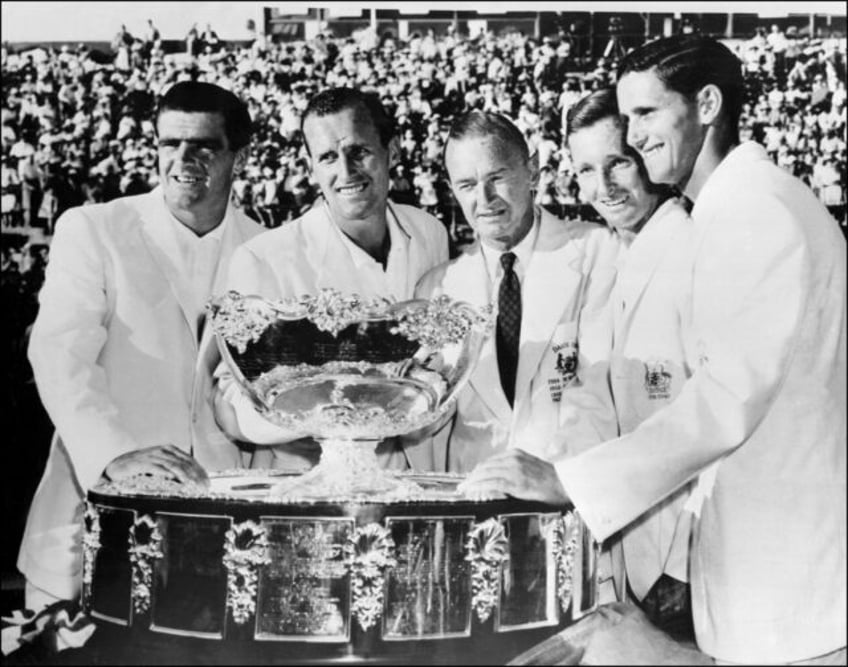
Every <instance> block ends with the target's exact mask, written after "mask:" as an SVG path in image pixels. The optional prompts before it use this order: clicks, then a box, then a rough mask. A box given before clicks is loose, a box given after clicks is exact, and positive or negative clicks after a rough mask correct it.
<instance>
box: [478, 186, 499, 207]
mask: <svg viewBox="0 0 848 667" xmlns="http://www.w3.org/2000/svg"><path fill="white" fill-rule="evenodd" d="M494 198H495V187H494V185H493V184H492V183H490V182H489V181H480V183H479V184H478V185H477V200H478V201H479V202H481V203H484V204H485V203H488V202H490V201H492V200H493V199H494Z"/></svg>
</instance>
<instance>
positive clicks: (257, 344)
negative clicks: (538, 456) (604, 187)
mask: <svg viewBox="0 0 848 667" xmlns="http://www.w3.org/2000/svg"><path fill="white" fill-rule="evenodd" d="M209 310H210V314H211V322H212V327H213V329H214V331H215V335H216V338H217V341H218V346H219V348H220V350H221V355H222V356H223V358H224V359H225V360H226V363H227V365H228V366H229V368H230V370H231V371H232V373H233V375H234V377H235V379H236V380H237V382H238V383H239V384H240V386H241V387H242V389H243V390H244V392H245V393H246V394H247V395H248V396H249V397H250V399H251V400H252V402H253V404H254V405H255V407H256V409H257V410H258V411H259V413H260V414H261V415H262V416H263V417H264V418H265V419H267V420H268V421H270V422H272V423H274V424H276V425H277V426H280V427H281V428H282V429H285V431H287V432H288V433H289V434H291V437H292V438H296V437H312V438H314V439H315V440H317V441H318V442H319V443H320V445H321V459H320V461H319V462H318V464H317V465H316V466H315V467H314V468H313V469H312V470H310V471H309V472H307V473H305V474H303V475H300V476H298V477H295V478H289V479H285V480H284V481H282V482H280V483H279V484H278V485H277V486H276V487H275V488H274V489H272V492H271V495H276V496H278V497H280V498H281V499H296V498H333V497H349V496H355V495H361V494H375V493H378V494H390V495H395V496H398V497H410V498H411V497H414V496H416V495H418V494H417V493H416V491H421V489H420V488H419V487H418V486H417V485H416V484H415V483H414V482H412V481H410V480H409V479H407V478H404V476H402V475H397V474H394V473H391V472H389V471H384V470H383V469H382V468H381V467H380V465H379V463H378V459H377V455H376V452H375V449H376V446H377V444H378V443H379V442H380V441H381V440H383V439H385V438H390V437H394V436H402V435H407V434H410V433H418V434H423V433H426V432H427V429H428V428H430V427H432V426H433V425H435V424H436V423H438V422H440V421H441V420H442V419H443V418H444V417H446V416H447V415H448V414H449V413H450V412H451V411H452V409H453V404H454V400H453V399H454V398H455V396H456V395H457V393H458V392H459V390H460V389H461V388H462V386H463V385H464V383H465V382H466V380H467V379H468V377H469V375H470V374H471V371H472V370H473V367H474V364H475V363H476V360H477V357H478V355H479V352H480V347H481V346H482V344H483V341H484V340H485V338H486V336H487V335H489V333H490V331H491V328H492V321H493V316H492V311H491V308H485V309H482V310H480V309H477V308H474V307H472V306H470V305H468V304H466V303H462V302H457V301H453V300H451V299H450V298H449V297H447V296H439V297H436V298H434V299H432V300H424V299H419V300H412V301H404V302H399V303H398V302H391V301H389V300H386V299H372V300H365V299H361V298H360V297H359V296H357V295H355V294H354V295H343V294H341V293H340V292H338V291H336V290H330V289H325V290H322V291H321V292H319V293H318V294H317V295H310V296H303V297H300V298H297V299H282V300H277V301H272V300H268V299H264V298H262V297H259V296H252V295H251V296H246V295H242V294H239V293H238V292H229V293H227V294H225V295H224V296H222V297H219V298H215V299H212V300H211V301H210V303H209Z"/></svg>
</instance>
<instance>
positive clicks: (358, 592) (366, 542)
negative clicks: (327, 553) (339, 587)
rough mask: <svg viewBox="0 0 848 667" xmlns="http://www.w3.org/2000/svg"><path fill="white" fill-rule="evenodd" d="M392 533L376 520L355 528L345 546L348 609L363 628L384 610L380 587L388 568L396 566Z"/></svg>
mask: <svg viewBox="0 0 848 667" xmlns="http://www.w3.org/2000/svg"><path fill="white" fill-rule="evenodd" d="M394 551H395V542H394V540H393V539H392V535H391V532H390V531H389V530H388V529H387V528H384V527H383V526H381V525H380V524H377V523H370V524H368V525H367V526H361V527H359V528H357V529H356V530H355V531H354V533H353V535H351V536H350V537H348V539H347V542H346V543H345V545H344V555H345V562H346V564H347V567H348V571H349V572H350V576H351V588H352V591H353V599H352V601H351V611H352V612H353V614H354V616H356V619H357V621H359V626H360V627H361V628H362V629H363V630H366V631H367V630H368V629H369V628H370V627H372V626H373V625H374V624H375V623H376V622H377V620H378V619H379V618H380V616H381V615H382V613H383V588H384V583H385V572H386V569H387V568H390V567H394V566H395V565H397V560H396V559H395V555H394Z"/></svg>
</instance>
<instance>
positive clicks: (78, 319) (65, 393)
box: [28, 208, 165, 489]
mask: <svg viewBox="0 0 848 667" xmlns="http://www.w3.org/2000/svg"><path fill="white" fill-rule="evenodd" d="M104 222H106V223H107V224H108V221H104ZM106 262H107V259H106V253H105V250H104V248H103V246H102V243H101V240H100V238H99V237H98V234H97V232H96V228H95V221H92V220H91V219H89V217H88V215H87V214H86V213H85V212H83V210H82V209H79V208H75V209H71V210H69V211H67V212H66V213H65V214H63V215H62V217H61V218H60V219H59V221H58V223H57V225H56V232H55V235H54V236H53V240H52V242H51V245H50V261H49V262H48V265H47V270H46V273H45V280H44V286H43V287H42V289H41V292H40V293H39V297H38V298H39V310H38V316H37V317H36V320H35V323H34V324H33V327H32V334H31V337H30V341H29V348H28V356H29V360H30V363H31V364H32V369H33V374H34V377H35V381H36V385H37V387H38V392H39V396H40V397H41V401H42V403H43V404H44V407H45V409H46V410H47V414H48V415H49V416H50V419H51V421H52V422H53V424H54V426H55V427H56V431H57V433H58V435H59V437H60V438H61V440H62V442H63V443H64V446H65V449H66V450H67V452H68V456H69V457H70V460H71V463H72V465H73V467H74V470H75V472H76V476H77V481H78V482H79V484H80V486H81V487H82V488H83V489H88V488H90V487H91V486H93V485H94V484H95V483H96V482H97V480H98V479H99V477H100V475H101V474H102V473H103V469H104V468H105V467H106V465H107V464H108V463H109V462H110V461H112V459H114V458H116V457H117V456H120V455H121V454H124V453H126V452H129V451H132V450H135V449H138V448H140V447H141V446H142V445H145V446H148V445H154V444H165V443H139V442H137V441H136V440H135V439H134V438H133V437H132V436H131V435H130V433H129V432H128V431H127V430H126V429H125V428H124V427H123V426H122V424H121V420H120V417H119V413H118V408H117V406H116V404H115V403H114V401H113V399H112V397H111V396H110V394H109V382H108V378H107V377H106V372H105V370H104V368H103V367H102V366H100V365H99V363H98V359H99V356H100V353H101V351H102V349H103V347H104V345H105V344H106V340H107V337H108V335H109V332H108V328H107V326H108V322H109V319H110V315H111V313H110V307H109V300H108V295H107V288H106V274H107V269H106Z"/></svg>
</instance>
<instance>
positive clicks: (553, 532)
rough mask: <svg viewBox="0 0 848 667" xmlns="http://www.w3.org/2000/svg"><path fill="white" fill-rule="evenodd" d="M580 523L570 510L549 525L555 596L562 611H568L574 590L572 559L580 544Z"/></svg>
mask: <svg viewBox="0 0 848 667" xmlns="http://www.w3.org/2000/svg"><path fill="white" fill-rule="evenodd" d="M580 525H581V524H580V517H579V516H578V515H577V512H574V511H572V512H566V513H565V514H563V515H562V516H561V517H558V518H557V519H555V520H553V521H552V522H551V523H550V526H549V530H550V533H549V535H550V539H551V540H552V541H553V551H554V558H555V559H556V564H557V568H556V581H557V598H558V599H559V606H560V609H562V612H563V613H565V612H567V611H568V606H569V605H570V604H571V594H572V591H573V590H574V560H575V556H576V554H577V549H578V546H579V544H580Z"/></svg>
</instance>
